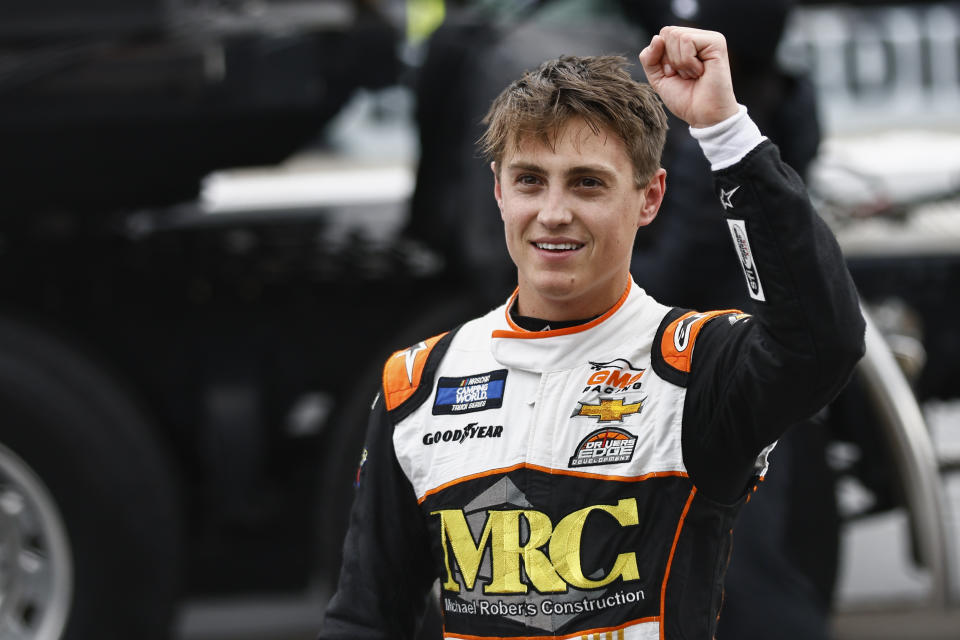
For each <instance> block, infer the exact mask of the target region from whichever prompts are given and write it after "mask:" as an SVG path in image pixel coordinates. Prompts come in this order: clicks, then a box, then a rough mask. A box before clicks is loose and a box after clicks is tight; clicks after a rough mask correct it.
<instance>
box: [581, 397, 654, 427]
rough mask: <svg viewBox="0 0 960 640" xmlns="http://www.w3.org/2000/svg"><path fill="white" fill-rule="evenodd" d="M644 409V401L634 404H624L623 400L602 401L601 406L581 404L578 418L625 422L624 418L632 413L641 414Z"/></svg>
mask: <svg viewBox="0 0 960 640" xmlns="http://www.w3.org/2000/svg"><path fill="white" fill-rule="evenodd" d="M641 407H643V400H641V401H640V402H634V403H632V404H623V398H617V399H616V400H600V404H583V403H580V412H579V413H578V414H576V415H578V416H589V417H591V418H599V420H598V422H613V421H614V420H616V421H617V422H623V416H626V415H630V414H631V413H640V408H641Z"/></svg>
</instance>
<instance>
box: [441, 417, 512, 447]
mask: <svg viewBox="0 0 960 640" xmlns="http://www.w3.org/2000/svg"><path fill="white" fill-rule="evenodd" d="M502 435H503V425H502V424H492V425H481V424H477V423H476V422H471V423H470V424H468V425H467V426H465V427H463V428H462V429H444V430H442V431H431V432H430V433H427V434H424V436H423V444H425V445H431V444H439V443H441V442H458V443H460V444H463V443H464V442H466V441H467V440H471V439H473V438H499V437H500V436H502Z"/></svg>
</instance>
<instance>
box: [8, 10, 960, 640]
mask: <svg viewBox="0 0 960 640" xmlns="http://www.w3.org/2000/svg"><path fill="white" fill-rule="evenodd" d="M0 5H2V6H0V640H14V639H16V640H61V639H66V640H75V639H86V638H98V639H102V638H107V639H110V638H145V639H149V638H156V639H158V640H168V639H175V640H213V639H227V638H231V639H236V640H245V639H246V640H301V639H304V640H305V639H307V638H312V637H313V636H314V635H315V633H316V631H317V629H318V628H319V624H320V620H321V619H322V616H323V610H324V606H325V603H326V600H327V598H328V597H329V595H330V593H331V591H332V589H333V587H334V585H335V578H336V573H337V571H338V567H339V562H340V544H341V540H342V538H343V535H344V531H345V526H346V517H347V516H346V514H347V510H348V508H349V505H350V502H351V498H352V491H353V488H352V484H353V477H354V474H355V471H356V465H357V461H358V459H359V450H360V448H361V443H362V439H363V430H364V427H365V414H366V412H367V411H368V410H369V404H370V401H371V400H372V397H373V394H374V393H375V390H376V387H377V381H378V375H379V370H380V366H381V363H382V362H383V360H384V359H385V358H386V357H387V356H388V355H389V354H390V353H391V352H392V351H394V350H396V349H399V348H402V347H404V346H406V345H408V344H411V343H413V342H415V341H417V340H419V339H421V338H423V337H425V336H428V335H433V334H434V333H436V332H438V331H441V330H443V329H446V328H449V327H450V326H453V325H455V324H457V323H459V322H460V321H462V320H464V319H466V318H469V317H471V316H472V315H476V314H477V313H480V312H482V311H484V310H486V309H487V308H490V307H492V306H495V305H496V304H499V302H500V301H501V300H502V299H503V298H504V297H505V296H506V295H507V294H508V293H509V291H510V289H511V283H510V278H512V277H513V276H512V274H511V269H510V266H509V263H505V262H504V259H505V255H506V254H505V252H503V250H502V249H498V248H496V247H495V246H494V245H495V244H496V243H497V238H496V237H495V236H496V235H497V234H498V233H499V232H498V231H497V227H498V225H499V220H498V219H496V217H495V213H494V214H493V215H492V216H491V215H489V213H488V212H489V211H490V208H491V206H492V205H493V203H492V197H490V196H491V195H492V194H491V193H490V192H491V191H492V189H491V187H492V182H491V181H490V177H489V170H488V169H487V168H486V167H485V166H484V163H483V161H482V160H481V159H480V158H478V157H477V156H476V154H475V152H474V151H473V150H472V142H473V140H475V139H476V137H477V136H478V135H479V131H480V129H479V128H478V119H479V117H480V116H482V114H483V112H484V111H485V109H486V104H488V102H489V99H491V98H492V97H493V96H494V95H495V94H496V92H498V91H499V89H500V88H502V87H503V86H504V85H505V84H506V79H509V78H511V77H513V76H515V75H516V73H518V72H519V70H522V69H524V68H528V67H531V66H535V65H536V64H537V63H538V62H539V61H540V60H542V59H545V58H547V57H551V56H553V55H557V54H559V53H562V52H569V53H611V52H616V53H623V54H625V55H628V56H629V57H631V58H632V56H633V55H635V53H636V52H637V51H639V49H640V48H642V46H643V45H644V44H645V42H646V41H647V40H648V39H649V33H650V32H651V30H653V29H655V28H657V26H658V25H659V24H663V23H665V21H670V22H673V21H686V22H689V23H691V24H722V25H725V29H724V30H725V32H728V38H729V39H730V40H731V42H734V40H735V41H736V42H748V43H751V44H755V45H757V47H758V48H759V47H760V46H761V45H763V46H766V47H768V48H769V50H771V51H775V52H776V53H775V54H773V55H772V56H771V55H767V56H766V58H765V59H764V60H754V59H753V58H751V51H750V50H749V49H744V50H743V52H742V53H738V54H737V55H738V56H739V63H738V65H737V68H736V69H735V73H736V74H737V75H735V84H736V85H737V86H743V87H745V92H744V93H745V95H748V96H749V97H750V99H751V100H755V101H756V102H755V103H753V102H752V103H751V104H750V108H751V112H752V113H755V114H757V115H755V117H756V118H757V119H758V120H759V119H760V117H761V114H764V113H767V112H766V111H764V109H765V106H766V105H769V104H774V103H776V104H778V105H780V104H781V103H782V105H785V107H784V109H779V108H778V109H771V110H770V111H769V113H772V114H778V115H777V116H776V118H774V116H771V121H770V125H769V127H767V126H764V127H762V128H763V129H764V131H765V132H767V131H777V132H778V133H777V135H776V136H774V135H771V137H773V138H774V141H775V142H778V144H781V145H782V147H783V148H784V149H785V156H786V149H787V148H788V147H790V148H797V149H799V151H798V156H797V157H798V158H801V157H802V158H804V159H803V161H802V163H803V165H804V168H803V173H804V174H805V177H806V178H807V180H808V184H809V186H810V190H811V195H812V197H813V199H814V201H815V204H816V205H817V207H818V208H819V210H820V211H821V213H822V215H823V216H824V217H825V218H826V219H827V220H828V222H829V223H830V224H831V226H832V227H833V228H834V230H835V231H836V233H837V235H838V237H839V239H840V242H841V245H842V246H843V248H844V251H845V254H846V255H847V258H848V263H849V265H850V268H851V271H852V273H853V275H854V279H855V281H856V283H857V286H858V288H859V290H860V292H861V295H862V298H863V301H864V305H865V309H866V310H867V312H868V313H869V315H870V317H871V319H872V325H871V326H872V327H873V329H872V333H871V335H870V340H869V346H868V356H867V358H866V359H865V362H864V364H863V365H862V366H861V368H860V370H859V371H858V374H857V376H856V378H855V379H854V381H853V385H852V389H853V391H852V392H851V393H850V398H849V399H846V400H844V401H843V402H839V403H838V404H837V405H836V406H834V407H831V409H830V411H829V414H830V416H829V420H828V422H829V423H830V425H831V427H830V430H829V438H828V440H829V441H828V442H826V444H825V446H824V447H823V448H822V450H817V452H816V453H815V455H817V456H820V457H822V458H823V461H824V463H825V464H826V466H827V468H828V469H829V471H828V474H829V481H830V482H829V487H830V491H831V495H833V496H835V497H836V503H835V506H834V507H832V510H831V511H830V512H829V513H828V514H826V515H823V516H822V517H823V518H824V520H823V522H820V521H819V520H818V519H817V518H818V517H820V516H817V515H816V514H814V515H810V514H805V515H803V516H802V517H803V518H805V519H806V521H805V523H804V527H806V529H804V530H807V529H809V530H818V529H821V528H822V529H824V530H827V529H831V528H832V527H834V524H833V520H837V523H838V525H837V532H838V533H837V535H838V538H837V540H836V542H835V546H831V548H828V549H825V550H824V551H823V554H822V557H824V558H828V561H825V564H826V565H827V568H826V571H827V573H829V574H830V577H829V579H828V580H827V582H829V584H830V587H829V600H830V603H829V605H830V607H831V609H830V611H831V612H830V613H829V614H828V615H829V625H830V628H831V629H832V633H833V635H834V637H836V638H838V639H841V640H852V639H855V638H857V639H858V638H903V639H907V638H911V639H913V638H938V639H941V638H943V639H945V638H960V556H958V550H957V548H956V547H957V543H958V538H960V473H957V471H958V469H960V323H958V322H957V318H958V317H960V296H958V293H960V3H958V2H926V1H924V2H906V1H901V2H848V3H835V2H798V3H794V2H764V1H763V0H757V1H756V2H747V1H746V0H739V1H737V2H733V3H719V2H714V3H711V2H706V1H703V2H698V1H697V0H672V1H670V0H651V1H649V2H629V1H627V0H622V1H620V0H609V1H600V0H596V1H583V2H574V1H572V0H567V1H564V0H555V1H548V0H542V1H540V2H537V1H534V0H527V1H524V2H498V1H497V0H477V1H476V2H450V1H448V2H443V1H442V0H409V1H407V2H403V1H400V0H392V1H391V0H383V1H376V0H342V1H339V0H310V1H308V0H260V1H239V0H238V1H234V0H219V1H217V0H72V1H67V0H4V1H3V2H2V3H0ZM773 6H776V8H777V12H776V13H775V15H771V14H769V13H768V12H769V10H770V8H771V7H773ZM711 12H712V13H711ZM711 20H712V21H713V22H711ZM736 29H740V31H738V32H736V33H733V30H736ZM771 34H773V35H771ZM774 36H776V37H774ZM765 40H770V41H769V42H765ZM764 73H769V74H770V75H769V77H770V78H774V77H775V78H776V81H775V82H773V81H770V82H768V81H767V80H766V79H765V78H767V77H768V76H764V75H763V74H764ZM503 76H505V77H506V79H503ZM741 83H742V84H741ZM784 87H787V88H789V91H787V89H785V88H784ZM794 89H797V91H800V93H797V94H794V93H792V91H793V90H794ZM801 90H802V91H801ZM491 92H492V93H491ZM795 95H802V96H804V97H803V98H802V99H801V98H799V97H798V98H794V97H793V96H795ZM784 96H788V97H789V98H785V97H784ZM754 104H756V105H757V106H756V108H755V107H754V106H753V105H754ZM797 105H805V106H804V107H803V109H804V110H803V111H801V109H800V107H799V106H797ZM790 107H796V108H794V109H791V108H790ZM673 129H674V133H679V134H683V131H682V128H681V127H679V126H677V125H676V124H675V123H674V124H673ZM781 132H783V133H781ZM791 134H794V135H791ZM780 136H782V137H783V139H782V141H781V140H780V139H779V137H780ZM678 140H679V138H678ZM790 140H792V141H793V142H791V141H790ZM677 144H681V143H680V142H677ZM791 145H793V146H791ZM671 148H672V147H670V144H668V151H669V150H670V149H671ZM682 157H685V156H683V154H682V153H681V152H679V151H677V152H676V153H675V155H673V156H671V158H682ZM799 163H800V161H799V160H798V164H799ZM683 166H684V165H682V164H679V163H678V165H677V169H673V168H670V171H671V175H672V176H674V175H675V176H676V180H677V182H675V183H672V184H678V185H683V184H685V183H684V182H683V180H686V179H689V180H691V184H693V182H692V181H694V180H699V179H700V178H696V177H689V178H688V177H685V174H684V172H683ZM797 168H798V170H801V168H800V167H797ZM673 188H674V189H675V191H676V193H683V192H684V189H682V188H679V187H676V186H675V187H673ZM691 188H692V187H691ZM670 193H671V192H669V191H668V195H669V194H670ZM671 197H675V196H671ZM665 206H674V207H677V208H680V207H682V206H685V205H682V204H681V201H679V200H677V201H674V203H673V204H672V205H670V204H668V205H665ZM493 211H494V212H495V209H493ZM485 213H486V215H483V214H485ZM711 215H712V213H711ZM491 221H492V225H491V224H489V223H491ZM491 229H493V231H492V232H491V231H490V230H491ZM654 237H656V236H654ZM497 246H498V245H497ZM643 251H644V250H643V248H642V247H639V248H638V252H639V253H640V254H643ZM644 255H652V254H644ZM731 255H732V253H731ZM708 268H710V267H709V265H704V264H700V265H696V266H695V267H694V269H695V270H696V269H708ZM738 277H739V276H738ZM641 284H642V285H643V283H642V282H641ZM740 286H742V285H740ZM665 302H668V303H671V301H669V300H665ZM837 425H839V426H837ZM828 520H829V521H830V522H828ZM831 544H833V543H831ZM815 563H816V562H815ZM768 631H769V635H768V636H767V637H774V638H776V637H780V636H779V635H777V633H776V630H772V631H770V630H768ZM425 633H426V632H425ZM425 637H429V636H425ZM727 637H736V636H733V635H730V636H727ZM742 637H747V636H742ZM720 640H724V637H723V636H721V637H720Z"/></svg>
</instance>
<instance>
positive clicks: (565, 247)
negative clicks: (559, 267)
mask: <svg viewBox="0 0 960 640" xmlns="http://www.w3.org/2000/svg"><path fill="white" fill-rule="evenodd" d="M533 244H534V246H535V247H536V248H537V249H543V250H544V251H556V252H562V251H576V250H577V249H579V248H580V247H582V246H583V244H581V243H577V242H558V243H553V242H534V243H533Z"/></svg>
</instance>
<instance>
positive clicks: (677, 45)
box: [640, 27, 738, 127]
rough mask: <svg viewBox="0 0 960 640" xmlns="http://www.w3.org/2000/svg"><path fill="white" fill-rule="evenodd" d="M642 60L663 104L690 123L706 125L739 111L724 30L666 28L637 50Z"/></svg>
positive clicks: (641, 62) (649, 80) (699, 125)
mask: <svg viewBox="0 0 960 640" xmlns="http://www.w3.org/2000/svg"><path fill="white" fill-rule="evenodd" d="M640 64H641V65H643V70H644V72H645V73H646V74H647V81H648V82H649V83H650V85H651V86H652V87H653V88H654V90H655V91H656V92H657V93H658V94H659V95H660V98H661V99H662V100H663V103H664V104H665V105H666V107H667V108H668V109H670V111H672V112H673V114H674V115H676V116H677V117H678V118H680V119H681V120H683V121H685V122H686V123H687V124H689V125H690V126H691V127H709V126H710V125H713V124H716V123H718V122H720V121H722V120H725V119H726V118H729V117H730V116H732V115H734V114H735V113H736V112H737V108H738V105H737V99H736V96H734V94H733V81H732V80H731V78H730V63H729V61H728V59H727V41H726V40H725V39H724V37H723V34H720V33H717V32H716V31H703V30H700V29H691V28H687V27H664V28H663V29H661V30H660V33H659V34H658V35H655V36H653V39H652V40H651V41H650V44H649V45H648V46H647V47H646V48H645V49H644V50H643V51H641V52H640Z"/></svg>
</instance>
